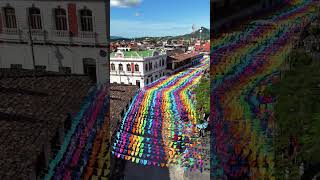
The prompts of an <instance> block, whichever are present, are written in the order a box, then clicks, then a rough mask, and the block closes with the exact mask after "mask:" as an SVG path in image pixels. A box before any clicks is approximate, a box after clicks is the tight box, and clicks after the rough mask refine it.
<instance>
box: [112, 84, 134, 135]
mask: <svg viewBox="0 0 320 180" xmlns="http://www.w3.org/2000/svg"><path fill="white" fill-rule="evenodd" d="M138 89H139V88H138V86H133V85H125V84H115V83H111V84H110V113H111V117H113V118H111V119H112V120H113V122H111V125H110V126H111V127H110V129H111V130H115V127H116V125H117V123H118V121H121V120H122V119H121V112H122V110H123V109H125V107H126V106H127V104H129V103H130V100H131V99H133V97H134V95H135V94H136V93H137V91H138Z"/></svg>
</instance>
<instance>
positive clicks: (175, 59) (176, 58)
mask: <svg viewBox="0 0 320 180" xmlns="http://www.w3.org/2000/svg"><path fill="white" fill-rule="evenodd" d="M197 56H199V54H196V53H179V54H177V53H176V54H174V55H171V56H169V57H170V58H169V59H170V60H171V61H173V62H181V61H184V60H187V59H190V58H193V57H197Z"/></svg>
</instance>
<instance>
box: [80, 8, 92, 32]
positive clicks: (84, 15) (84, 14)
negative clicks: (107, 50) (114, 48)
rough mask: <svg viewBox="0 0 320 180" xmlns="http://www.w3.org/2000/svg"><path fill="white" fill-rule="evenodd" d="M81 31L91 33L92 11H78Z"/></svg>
mask: <svg viewBox="0 0 320 180" xmlns="http://www.w3.org/2000/svg"><path fill="white" fill-rule="evenodd" d="M80 20H81V31H88V32H92V31H93V22H92V11H90V10H88V9H83V10H81V11H80Z"/></svg>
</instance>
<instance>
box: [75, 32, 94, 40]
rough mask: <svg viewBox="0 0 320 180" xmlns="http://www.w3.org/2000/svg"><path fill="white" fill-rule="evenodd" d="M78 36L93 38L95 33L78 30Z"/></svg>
mask: <svg viewBox="0 0 320 180" xmlns="http://www.w3.org/2000/svg"><path fill="white" fill-rule="evenodd" d="M79 37H80V38H89V39H95V38H96V33H95V32H87V31H80V33H79Z"/></svg>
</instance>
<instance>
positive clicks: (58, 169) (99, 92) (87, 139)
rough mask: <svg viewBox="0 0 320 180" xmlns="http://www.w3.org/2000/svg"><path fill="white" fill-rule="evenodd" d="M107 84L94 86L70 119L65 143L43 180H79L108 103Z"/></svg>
mask: <svg viewBox="0 0 320 180" xmlns="http://www.w3.org/2000/svg"><path fill="white" fill-rule="evenodd" d="M107 88H108V87H105V86H104V87H103V86H97V87H94V88H92V89H91V90H90V91H89V94H88V96H87V97H86V99H85V100H84V103H83V104H82V106H81V110H80V111H79V112H78V113H77V115H76V117H75V118H74V119H73V121H72V125H71V128H70V130H69V131H68V133H67V134H66V136H65V138H64V142H63V144H62V146H61V148H60V150H59V151H58V153H57V155H56V156H55V158H54V159H52V160H51V161H50V164H49V170H48V173H47V174H46V176H45V178H44V179H47V180H49V179H80V177H81V175H82V174H83V172H84V170H85V167H86V165H87V162H88V159H89V156H90V154H91V148H92V146H93V144H94V140H95V137H96V135H97V132H99V131H100V130H101V128H106V126H102V125H103V124H104V122H105V117H106V116H105V114H106V112H107V110H108V106H109V97H108V94H107V92H108V90H107Z"/></svg>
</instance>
